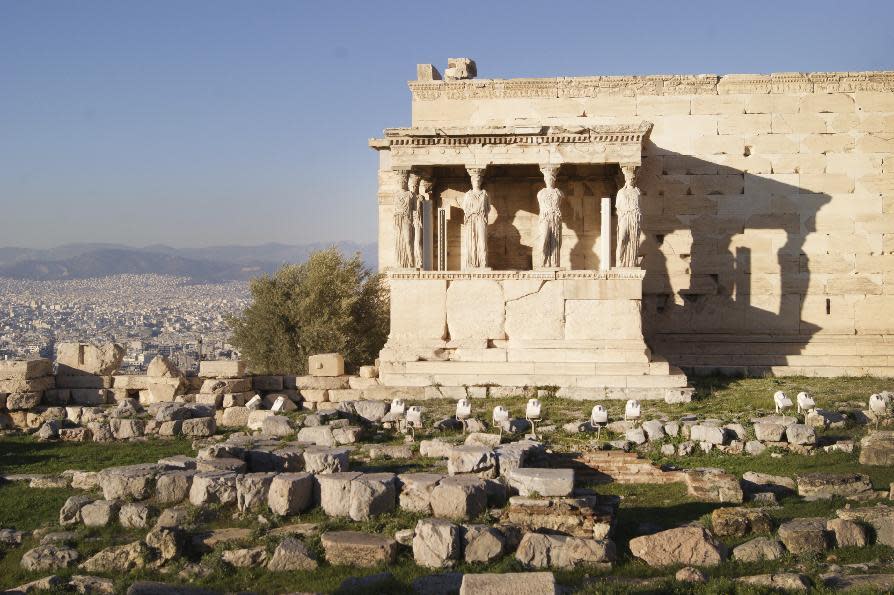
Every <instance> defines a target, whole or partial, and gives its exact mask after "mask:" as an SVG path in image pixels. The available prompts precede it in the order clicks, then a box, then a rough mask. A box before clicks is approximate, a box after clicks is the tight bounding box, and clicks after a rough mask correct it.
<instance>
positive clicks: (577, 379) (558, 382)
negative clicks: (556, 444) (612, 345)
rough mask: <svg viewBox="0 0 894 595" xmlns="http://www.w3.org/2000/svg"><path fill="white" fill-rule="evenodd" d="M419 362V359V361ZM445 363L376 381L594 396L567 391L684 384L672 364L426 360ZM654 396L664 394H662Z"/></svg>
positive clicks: (382, 376)
mask: <svg viewBox="0 0 894 595" xmlns="http://www.w3.org/2000/svg"><path fill="white" fill-rule="evenodd" d="M419 363H421V362H419ZM426 363H441V364H448V365H444V366H439V367H438V368H437V370H438V371H437V372H429V373H405V374H404V373H393V372H385V371H384V370H383V371H382V372H380V381H381V383H382V384H383V385H385V386H431V385H440V386H481V385H485V384H493V385H497V386H560V387H572V388H580V389H582V390H583V393H585V392H586V390H584V389H594V390H593V391H592V392H593V394H594V396H592V397H589V396H587V395H586V394H583V393H581V394H579V395H568V396H569V397H570V398H605V397H600V396H598V389H600V388H631V389H636V388H643V389H653V388H654V389H665V388H683V387H686V386H687V380H686V376H685V375H684V374H683V373H682V372H681V371H680V370H679V369H675V368H671V369H670V373H669V374H660V373H659V374H650V375H603V374H599V373H597V372H595V371H594V372H593V373H591V374H583V373H582V372H578V373H574V372H572V371H570V370H567V371H568V372H569V373H566V374H561V373H511V372H508V373H502V371H501V369H500V368H499V366H497V365H496V364H493V366H494V369H491V370H480V371H475V372H464V371H463V370H462V369H456V368H454V367H452V366H450V365H449V364H462V363H466V362H426ZM654 398H664V396H663V394H662V395H660V396H655V397H654Z"/></svg>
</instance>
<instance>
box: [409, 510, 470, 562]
mask: <svg viewBox="0 0 894 595" xmlns="http://www.w3.org/2000/svg"><path fill="white" fill-rule="evenodd" d="M460 554H461V551H460V528H459V526H457V525H454V524H453V523H451V522H449V521H445V520H443V519H423V520H420V521H419V522H418V523H416V534H415V537H413V559H414V560H415V561H416V564H419V565H420V566H425V567H427V568H449V567H451V566H453V565H454V564H455V563H456V562H457V561H458V560H459V559H460Z"/></svg>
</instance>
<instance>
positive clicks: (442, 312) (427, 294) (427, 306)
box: [389, 279, 447, 343]
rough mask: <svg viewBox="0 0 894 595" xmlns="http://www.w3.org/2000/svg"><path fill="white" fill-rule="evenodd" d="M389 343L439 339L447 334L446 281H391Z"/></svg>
mask: <svg viewBox="0 0 894 595" xmlns="http://www.w3.org/2000/svg"><path fill="white" fill-rule="evenodd" d="M390 285H391V334H390V335H389V341H391V340H395V341H397V342H406V343H412V342H414V341H417V340H422V341H424V340H426V339H443V338H444V337H445V335H446V330H447V281H445V280H441V279H437V280H423V279H391V280H390Z"/></svg>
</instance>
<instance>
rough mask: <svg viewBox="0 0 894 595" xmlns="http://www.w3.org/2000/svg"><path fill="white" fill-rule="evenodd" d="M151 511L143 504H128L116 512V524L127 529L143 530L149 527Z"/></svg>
mask: <svg viewBox="0 0 894 595" xmlns="http://www.w3.org/2000/svg"><path fill="white" fill-rule="evenodd" d="M150 514H151V510H150V509H149V507H148V506H146V505H145V504H139V503H136V502H129V503H127V504H123V505H122V506H121V508H120V509H119V510H118V522H119V523H120V524H121V526H122V527H125V528H127V529H143V528H145V527H148V526H149V515H150Z"/></svg>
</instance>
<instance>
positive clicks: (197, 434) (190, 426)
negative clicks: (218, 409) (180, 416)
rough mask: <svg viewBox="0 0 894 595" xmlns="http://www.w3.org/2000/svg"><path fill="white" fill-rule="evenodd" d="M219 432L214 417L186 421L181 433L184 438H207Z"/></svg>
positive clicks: (181, 427)
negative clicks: (216, 431)
mask: <svg viewBox="0 0 894 595" xmlns="http://www.w3.org/2000/svg"><path fill="white" fill-rule="evenodd" d="M215 430H217V424H216V423H215V421H214V418H213V417H196V418H193V419H184V420H183V422H182V423H181V426H180V431H181V432H182V433H183V435H184V436H187V437H190V438H205V437H208V436H213V435H214V432H215Z"/></svg>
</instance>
